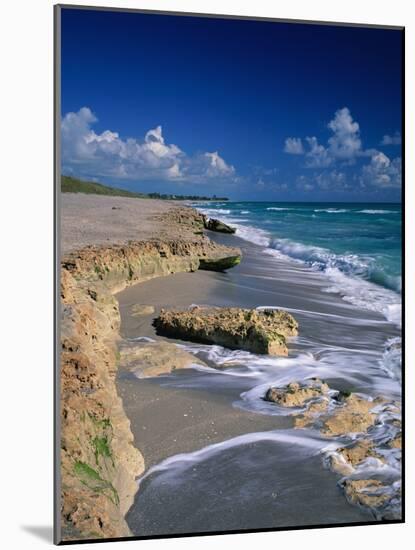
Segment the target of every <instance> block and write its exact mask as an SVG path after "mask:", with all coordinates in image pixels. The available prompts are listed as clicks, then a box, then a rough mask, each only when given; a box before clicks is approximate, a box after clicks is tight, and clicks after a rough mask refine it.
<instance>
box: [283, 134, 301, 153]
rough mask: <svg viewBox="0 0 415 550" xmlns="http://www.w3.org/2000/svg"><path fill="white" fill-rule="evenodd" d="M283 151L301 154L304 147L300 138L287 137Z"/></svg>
mask: <svg viewBox="0 0 415 550" xmlns="http://www.w3.org/2000/svg"><path fill="white" fill-rule="evenodd" d="M284 152H285V153H288V154H290V155H303V154H304V147H303V142H302V141H301V138H287V139H286V140H285V145H284Z"/></svg>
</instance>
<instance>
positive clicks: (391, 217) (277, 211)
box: [194, 202, 402, 325]
mask: <svg viewBox="0 0 415 550" xmlns="http://www.w3.org/2000/svg"><path fill="white" fill-rule="evenodd" d="M194 206H195V207H196V208H198V209H199V210H200V211H202V212H204V213H205V214H206V215H207V216H209V217H217V218H220V219H221V220H223V221H224V222H226V223H228V224H230V225H232V226H234V227H236V229H237V232H236V235H237V236H239V237H241V238H242V239H245V240H248V241H251V242H253V243H256V244H259V245H261V246H265V247H266V248H267V252H268V253H269V254H273V255H275V256H279V257H282V256H288V257H290V258H292V259H294V260H297V261H298V262H301V263H303V264H305V265H308V266H309V267H310V268H311V269H313V270H314V271H320V272H321V273H322V275H323V276H325V277H326V278H327V280H328V281H329V282H330V285H329V286H328V290H329V291H330V290H331V291H333V292H339V293H341V294H343V298H344V299H345V300H346V301H349V302H351V303H354V304H355V305H356V306H359V307H361V308H363V309H370V310H372V311H378V312H381V313H383V314H384V315H385V317H386V318H387V319H388V320H391V321H393V322H395V323H396V324H398V325H399V324H400V322H401V288H402V272H401V269H402V268H401V264H402V246H401V242H402V240H401V230H402V215H401V214H402V211H401V205H399V204H395V203H394V204H379V203H376V204H374V203H326V202H325V203H315V202H313V203H277V202H218V203H195V204H194Z"/></svg>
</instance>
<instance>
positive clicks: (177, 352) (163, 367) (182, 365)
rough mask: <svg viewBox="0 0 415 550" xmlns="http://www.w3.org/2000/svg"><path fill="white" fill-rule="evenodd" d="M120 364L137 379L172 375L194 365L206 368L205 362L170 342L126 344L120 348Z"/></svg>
mask: <svg viewBox="0 0 415 550" xmlns="http://www.w3.org/2000/svg"><path fill="white" fill-rule="evenodd" d="M120 354H121V361H120V364H121V365H122V366H125V367H126V368H128V369H129V370H130V371H131V372H133V373H134V374H135V375H136V376H137V378H150V377H153V376H159V375H161V374H170V373H171V372H173V371H175V370H178V369H188V368H190V367H191V366H192V365H195V364H197V365H203V366H206V365H205V363H203V361H201V360H200V359H198V358H197V357H195V356H194V355H192V354H191V353H188V352H186V351H184V350H182V349H180V348H178V347H177V346H176V345H174V344H170V343H169V342H149V343H146V344H138V345H137V344H135V345H134V344H130V343H128V344H125V345H123V346H121V348H120Z"/></svg>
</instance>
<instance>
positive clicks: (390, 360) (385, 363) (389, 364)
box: [380, 336, 402, 382]
mask: <svg viewBox="0 0 415 550" xmlns="http://www.w3.org/2000/svg"><path fill="white" fill-rule="evenodd" d="M401 352H402V339H401V338H400V337H399V336H397V337H395V338H389V339H388V340H387V342H386V344H385V351H384V352H383V355H382V358H381V360H380V366H381V368H382V369H383V370H384V371H385V372H386V373H387V374H388V375H389V376H390V377H391V378H393V379H394V380H398V382H401V381H402V353H401Z"/></svg>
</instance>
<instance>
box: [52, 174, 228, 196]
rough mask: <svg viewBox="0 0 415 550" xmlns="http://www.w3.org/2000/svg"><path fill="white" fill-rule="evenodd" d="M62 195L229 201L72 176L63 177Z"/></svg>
mask: <svg viewBox="0 0 415 550" xmlns="http://www.w3.org/2000/svg"><path fill="white" fill-rule="evenodd" d="M61 191H62V193H87V194H90V195H110V196H113V197H133V198H138V199H161V200H187V201H227V200H228V199H227V198H226V197H216V196H215V195H214V196H213V197H205V196H199V195H172V194H162V193H135V192H133V191H127V190H126V189H119V188H118V187H110V186H109V185H103V184H102V183H96V182H94V181H83V180H80V179H78V178H73V177H72V176H62V177H61Z"/></svg>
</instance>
